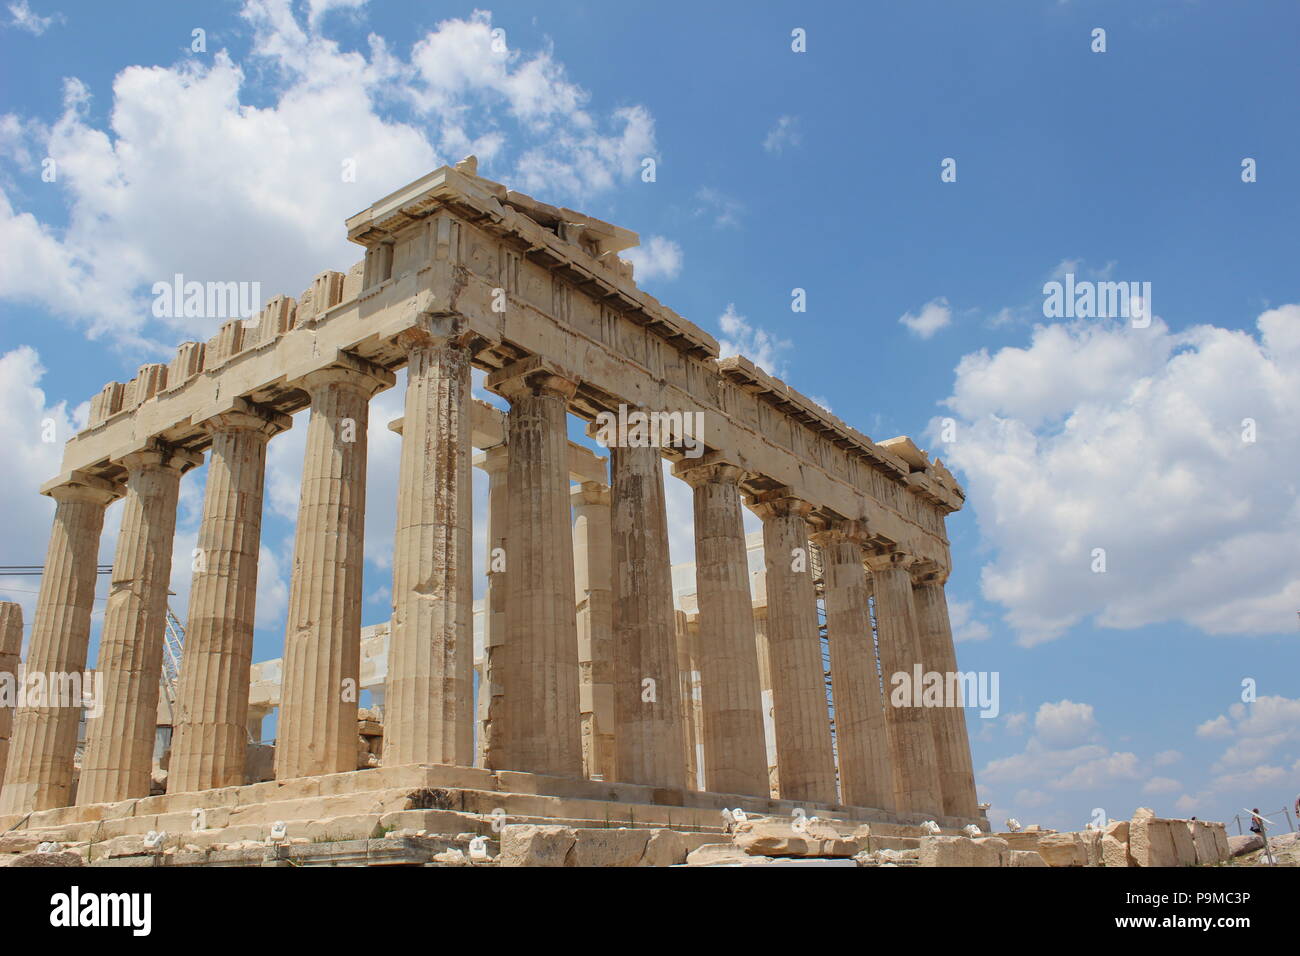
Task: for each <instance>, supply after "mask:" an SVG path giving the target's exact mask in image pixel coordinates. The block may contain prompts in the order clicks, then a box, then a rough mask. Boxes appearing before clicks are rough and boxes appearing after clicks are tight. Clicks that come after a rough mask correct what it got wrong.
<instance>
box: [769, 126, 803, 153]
mask: <svg viewBox="0 0 1300 956" xmlns="http://www.w3.org/2000/svg"><path fill="white" fill-rule="evenodd" d="M802 142H803V133H802V131H801V130H800V129H799V117H797V116H781V117H778V118H777V121H776V124H775V125H774V126H773V127H772V128H771V129H770V130H768V131H767V135H766V136H765V137H763V149H764V150H766V151H767V152H769V153H773V154H775V155H778V156H779V155H780V154H781V153H782V152H784V151H785V149H786V147H791V146H799V145H800V144H801V143H802Z"/></svg>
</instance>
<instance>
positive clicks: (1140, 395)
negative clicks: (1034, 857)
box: [0, 0, 1300, 827]
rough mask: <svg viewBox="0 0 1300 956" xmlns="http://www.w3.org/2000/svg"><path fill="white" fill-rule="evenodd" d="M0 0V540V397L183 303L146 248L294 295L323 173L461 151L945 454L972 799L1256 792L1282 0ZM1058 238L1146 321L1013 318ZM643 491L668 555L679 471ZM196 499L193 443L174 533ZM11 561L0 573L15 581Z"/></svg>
mask: <svg viewBox="0 0 1300 956" xmlns="http://www.w3.org/2000/svg"><path fill="white" fill-rule="evenodd" d="M0 8H3V9H0V22H2V23H3V24H4V25H3V26H2V27H0V51H2V53H3V55H0V90H2V91H3V93H2V94H0V96H2V99H0V193H2V194H3V201H0V242H2V244H0V249H3V251H4V255H3V256H2V257H0V403H3V407H2V408H0V431H2V432H3V435H4V437H5V438H7V439H9V441H8V442H7V446H8V447H10V448H13V449H14V450H15V456H16V457H15V461H14V463H13V466H12V467H11V468H10V469H8V470H7V472H6V473H5V474H4V475H2V476H0V483H3V485H2V487H3V490H4V492H5V499H6V500H7V501H9V502H11V505H12V510H10V509H6V511H8V512H9V514H10V516H9V517H8V518H7V522H8V523H9V524H10V525H11V534H10V535H9V536H8V537H7V538H6V542H5V546H4V549H3V550H4V555H3V557H2V558H0V563H6V564H35V563H39V562H40V561H41V560H42V557H43V554H44V548H45V542H46V537H47V535H48V522H49V515H50V510H51V509H50V507H49V503H48V502H46V501H44V500H43V499H40V498H37V497H35V496H34V493H33V491H34V487H35V486H36V485H37V484H39V483H40V481H42V480H44V479H45V478H47V477H49V476H50V475H52V474H54V473H55V472H56V471H57V467H58V446H57V445H48V444H42V443H41V442H40V441H39V431H40V423H41V422H42V421H44V420H45V419H47V418H54V419H55V420H56V421H57V422H58V423H59V428H60V429H62V430H63V432H64V434H63V435H62V436H61V438H60V441H61V440H62V438H65V437H66V432H67V430H69V429H71V428H72V427H73V426H74V424H76V423H78V422H79V421H83V420H84V413H85V408H84V403H85V402H86V401H87V400H88V399H89V398H90V396H91V395H92V394H93V393H94V392H95V391H97V390H98V388H99V387H100V385H101V384H102V383H103V382H106V381H109V380H113V379H117V380H121V381H126V380H127V379H129V378H130V377H132V375H133V374H134V372H135V369H136V367H138V366H139V365H140V364H142V363H144V362H147V361H166V360H167V358H168V356H170V354H171V353H172V352H173V350H174V348H175V346H176V345H177V344H178V343H179V342H181V341H185V340H190V339H194V340H204V339H206V338H208V337H209V336H210V335H211V334H213V332H214V331H215V325H216V324H217V323H216V322H214V321H208V320H194V319H190V320H171V321H161V320H157V319H154V318H153V317H152V316H151V315H150V309H149V306H150V301H151V299H150V296H149V289H150V286H151V284H152V282H154V281H157V280H158V279H167V278H170V276H171V275H172V274H173V273H174V272H177V271H179V272H183V273H185V274H186V275H187V277H192V278H200V279H208V278H211V279H218V280H224V279H239V280H246V281H259V282H261V284H262V290H263V294H264V296H266V297H269V296H271V295H274V294H277V293H285V294H289V295H295V296H296V295H298V294H299V293H300V291H301V290H302V289H303V288H305V287H306V286H307V284H308V283H309V282H310V280H311V278H312V276H313V275H314V274H315V273H317V272H319V271H321V270H323V269H326V268H332V269H339V270H346V268H347V267H348V266H349V265H351V264H352V263H353V262H355V261H356V260H357V259H358V258H360V249H359V248H358V247H350V246H349V245H348V244H347V243H346V241H345V238H344V229H343V219H344V218H345V217H346V216H347V215H350V214H351V213H354V212H356V211H358V210H360V209H362V208H364V207H365V206H367V205H369V204H370V203H371V202H372V201H374V200H375V199H377V198H378V197H380V196H382V195H384V194H386V193H387V192H389V191H390V190H392V189H394V188H396V187H398V186H400V185H403V184H404V183H406V182H408V181H410V180H413V179H415V178H417V177H418V176H419V175H422V174H423V173H424V172H427V171H428V170H429V169H432V168H434V167H435V166H437V165H441V164H442V163H444V162H455V161H456V160H458V159H460V158H461V156H463V155H465V154H466V153H469V152H474V153H476V154H477V155H478V156H479V159H480V172H482V173H483V174H484V175H486V176H488V177H490V178H493V179H496V180H498V181H502V182H506V183H508V184H509V185H511V186H512V187H514V188H518V189H520V190H521V191H523V192H527V193H530V194H532V195H534V196H537V197H538V198H540V199H543V200H545V201H548V202H553V203H556V204H563V205H568V206H572V207H574V208H578V209H581V210H584V211H586V212H588V213H590V214H592V215H595V216H599V217H601V218H603V219H606V220H609V221H612V222H615V223H618V224H619V225H622V226H625V227H627V228H630V229H633V230H635V231H637V232H638V233H640V234H641V236H642V241H643V251H642V252H640V253H638V254H637V275H638V280H639V281H640V283H641V284H642V285H643V286H644V287H645V288H647V289H648V290H650V291H651V292H652V293H653V294H655V295H656V296H658V297H659V298H660V299H661V300H663V301H664V302H666V303H667V304H668V305H670V306H671V307H672V308H674V309H675V310H676V311H678V312H679V313H681V314H682V315H684V316H685V317H687V318H689V319H690V320H691V321H693V322H695V323H697V324H698V325H700V326H702V327H703V328H705V329H706V330H707V331H709V332H710V333H712V334H714V335H715V336H717V337H718V338H719V339H720V340H722V341H723V343H724V351H727V348H728V347H729V350H730V351H731V352H734V351H741V352H743V353H745V354H747V355H749V356H750V357H752V358H754V359H756V360H759V361H761V362H763V363H764V364H765V365H766V366H767V367H768V368H769V369H770V370H772V371H774V372H775V373H776V374H778V375H779V376H780V377H782V378H784V379H785V380H786V381H788V382H790V383H791V384H792V385H793V386H795V387H796V388H798V389H800V390H801V391H803V392H804V393H805V394H808V395H810V396H813V397H815V398H816V399H817V400H819V401H821V402H822V403H823V404H826V405H827V406H829V407H830V408H831V409H832V410H833V411H834V413H835V414H836V415H838V416H839V417H841V418H843V419H844V420H845V421H847V422H849V423H851V424H853V425H855V426H857V427H858V428H860V429H861V430H862V431H864V432H866V433H867V434H869V435H870V436H872V437H873V438H877V439H883V438H889V437H892V436H894V435H899V434H908V435H912V436H914V437H915V438H916V440H917V441H918V443H919V444H921V445H922V446H924V447H926V448H929V449H931V451H932V453H934V454H936V455H938V456H940V457H942V458H943V459H944V460H945V461H946V462H947V463H948V464H949V465H950V466H952V467H953V468H954V470H955V471H956V472H957V474H958V477H959V479H960V480H961V481H962V482H963V483H964V485H965V486H966V489H967V492H968V496H969V501H968V506H967V508H966V509H965V510H964V511H962V512H960V513H959V514H957V515H954V516H952V517H951V518H950V519H949V523H948V526H949V531H950V535H951V538H952V544H953V559H954V572H953V577H952V580H951V581H950V583H949V595H950V600H951V602H952V605H953V609H954V618H955V621H956V624H957V631H958V635H959V639H960V643H959V646H958V654H959V660H960V664H961V666H962V667H963V668H964V669H975V670H988V671H997V672H999V674H1000V675H1001V681H1000V687H1001V694H1002V707H1001V710H1002V713H1001V715H1000V717H999V718H998V719H996V720H981V719H979V718H978V717H976V716H975V714H974V712H970V713H969V714H968V718H969V722H970V724H971V729H972V736H973V741H974V749H975V764H976V777H977V781H978V782H979V784H980V789H981V794H982V796H983V798H984V799H986V800H988V801H990V802H991V803H992V805H993V806H992V809H991V810H990V818H991V819H992V820H994V822H995V823H998V824H1000V823H1001V822H1002V820H1003V819H1005V817H1006V816H1008V815H1014V816H1016V817H1017V818H1019V819H1020V820H1021V821H1022V822H1025V823H1028V822H1031V821H1038V822H1042V823H1044V824H1047V825H1053V826H1058V827H1066V826H1068V827H1078V826H1081V825H1082V824H1083V823H1084V822H1086V821H1087V820H1088V819H1089V818H1090V817H1091V814H1092V809H1093V808H1094V807H1102V808H1104V809H1105V810H1106V812H1107V813H1108V814H1109V815H1111V816H1114V817H1125V816H1128V815H1129V814H1130V813H1131V811H1132V810H1133V808H1134V807H1137V806H1152V807H1154V808H1155V809H1156V810H1157V811H1158V812H1162V813H1167V814H1171V815H1172V814H1178V815H1191V814H1195V815H1198V816H1201V817H1203V818H1220V819H1222V818H1225V817H1227V818H1230V817H1231V815H1232V814H1234V813H1236V812H1237V811H1238V810H1239V809H1240V807H1242V806H1246V805H1249V806H1260V807H1262V808H1276V807H1280V806H1281V805H1282V804H1283V803H1287V804H1288V805H1289V804H1290V803H1292V802H1293V801H1294V799H1295V796H1296V792H1297V791H1298V790H1300V677H1297V674H1298V673H1300V653H1298V652H1297V636H1298V634H1300V631H1298V627H1300V621H1298V619H1297V610H1298V609H1300V575H1297V558H1296V551H1295V540H1296V532H1297V531H1300V489H1298V486H1297V474H1298V473H1300V469H1298V468H1297V465H1298V464H1300V452H1298V451H1297V449H1298V448H1300V376H1298V374H1297V367H1298V363H1297V361H1296V360H1297V359H1300V305H1298V304H1297V303H1300V287H1297V280H1296V269H1295V263H1296V261H1297V251H1298V249H1297V245H1298V243H1297V239H1296V229H1295V223H1296V222H1297V221H1300V187H1298V186H1297V180H1296V170H1297V169H1300V123H1297V118H1298V117H1297V112H1298V110H1297V102H1300V98H1297V96H1296V91H1297V89H1298V88H1300V63H1297V61H1296V58H1295V56H1294V37H1295V35H1296V29H1297V27H1300V12H1298V11H1297V8H1296V7H1295V5H1294V4H1291V3H1263V2H1258V3H1242V4H1233V5H1227V4H1211V3H1196V2H1158V0H1153V2H1146V3H1142V4H1134V3H1126V2H1116V3H1107V2H1096V3H1080V2H1019V3H1016V2H1007V3H1000V4H996V5H976V4H966V3H956V2H952V3H922V2H918V3H909V4H891V5H884V4H872V5H841V6H839V7H832V6H831V5H815V6H814V5H808V4H783V3H771V4H761V5H759V4H740V3H718V4H708V5H704V4H690V5H686V4H675V3H666V2H656V3H653V4H649V3H646V4H632V3H627V4H596V3H563V4H561V3H555V4H547V5H545V6H541V5H528V4H516V3H509V4H497V5H494V6H492V7H491V11H490V12H488V11H486V10H480V11H478V12H476V10H475V8H474V7H473V6H467V5H460V4H444V3H404V2H385V3H382V4H378V3H366V2H364V0H361V2H355V0H353V2H348V0H316V2H314V3H310V4H309V3H301V2H300V3H297V4H293V5H292V6H290V5H288V4H287V3H285V2H277V0H251V2H247V3H237V2H232V3H212V4H206V5H168V4H154V3H142V2H141V3H136V2H125V3H117V4H113V5H111V6H107V5H103V4H97V3H73V2H61V3H60V2H47V0H27V2H26V3H14V2H10V0H4V2H3V3H0ZM1097 27H1100V28H1103V29H1105V31H1106V51H1105V52H1104V53H1096V52H1092V50H1091V48H1090V47H1091V44H1092V36H1091V34H1092V31H1093V29H1094V28H1097ZM196 28H201V29H203V30H204V31H205V39H206V51H204V52H193V51H191V40H192V31H193V30H194V29H196ZM795 28H802V29H804V30H806V33H807V49H806V52H803V53H795V52H793V51H792V50H791V31H792V30H793V29H795ZM493 30H504V39H505V43H506V52H504V53H494V52H493V51H492V50H491V48H490V39H491V36H492V31H493ZM645 156H650V157H653V158H654V159H655V161H656V174H657V175H656V179H655V181H654V182H653V183H646V182H643V181H642V180H641V177H640V176H639V172H640V162H641V159H642V158H643V157H645ZM46 157H52V158H54V159H55V160H56V163H57V170H58V177H57V179H56V180H55V181H54V182H44V181H43V180H42V177H41V172H42V165H41V164H42V160H43V159H45V158H46ZM1246 157H1250V158H1252V159H1254V160H1255V162H1256V164H1257V170H1258V176H1257V181H1256V182H1253V183H1244V182H1242V178H1241V163H1242V160H1243V159H1244V158H1246ZM945 158H952V159H955V160H956V169H957V179H956V181H955V182H948V183H945V182H941V181H940V175H939V173H940V163H941V162H942V161H943V160H944V159H945ZM349 159H350V160H353V161H355V164H356V169H357V177H356V181H355V182H344V181H342V179H341V177H340V176H339V169H340V164H341V163H342V162H344V161H345V160H349ZM1066 272H1071V273H1074V274H1075V275H1076V276H1077V277H1078V278H1080V279H1088V280H1094V281H1096V280H1106V279H1111V280H1125V281H1142V282H1149V283H1151V288H1152V290H1153V291H1152V296H1151V298H1152V303H1153V307H1154V313H1155V320H1154V321H1153V322H1152V323H1151V325H1150V327H1149V328H1146V329H1137V328H1132V327H1130V326H1128V325H1127V324H1126V323H1124V322H1123V321H1122V320H1121V321H1114V320H1106V319H1081V320H1075V321H1071V320H1060V319H1046V318H1044V315H1043V310H1042V305H1043V284H1044V282H1046V281H1049V280H1051V279H1053V278H1056V277H1060V276H1062V275H1064V274H1065V273H1066ZM794 288H802V289H805V290H806V293H807V301H808V311H807V312H806V313H794V312H792V311H791V309H790V300H791V290H792V289H794ZM904 320H907V321H904ZM397 414H400V392H399V391H398V390H394V391H390V392H388V393H385V394H384V395H381V396H380V397H379V398H378V399H377V400H376V414H375V415H372V465H371V478H370V483H371V485H372V487H371V489H370V502H371V508H370V510H369V513H368V519H367V520H368V531H369V534H368V547H367V554H368V559H369V560H368V561H367V567H366V594H367V601H366V606H365V620H366V622H367V623H374V622H377V621H382V620H384V619H386V617H387V614H388V608H387V604H386V601H387V592H386V588H387V586H388V578H389V575H390V569H389V568H388V566H387V557H386V554H385V546H386V543H387V542H390V541H391V528H392V516H391V514H390V512H391V510H392V504H391V501H392V497H391V495H392V488H393V480H392V476H391V471H392V467H390V466H395V463H396V448H397V445H396V440H395V438H394V436H391V435H390V434H388V433H387V432H386V430H385V429H384V428H383V425H384V424H385V423H386V422H387V420H388V419H389V418H391V417H396V415H397ZM79 416H83V417H80V418H79ZM377 416H382V417H377ZM945 418H951V419H952V422H953V425H954V427H955V435H956V438H955V440H954V441H951V442H945V441H943V440H942V428H943V419H945ZM1246 418H1250V419H1252V420H1254V421H1255V422H1256V423H1257V429H1258V434H1257V440H1255V441H1253V442H1245V441H1243V440H1242V421H1243V420H1244V419H1246ZM305 424H306V423H305V420H302V419H301V416H300V418H299V420H298V421H297V423H296V425H295V427H294V429H293V430H291V431H290V432H289V433H288V434H286V435H285V436H283V437H282V438H281V439H277V441H276V442H275V443H273V445H272V454H271V463H270V473H269V477H268V512H267V520H266V524H265V529H264V545H265V552H264V555H263V582H264V587H263V588H262V589H261V592H260V594H259V601H260V602H261V607H260V609H259V627H258V632H257V646H256V654H257V657H258V658H259V659H262V658H267V657H273V656H278V655H279V652H280V646H281V643H282V640H283V613H284V602H285V599H286V597H287V568H288V564H289V561H290V560H291V556H292V529H293V513H294V502H295V500H296V499H295V489H296V485H295V483H296V480H297V471H298V468H299V467H300V461H301V459H300V457H296V456H300V454H301V439H302V434H303V433H304V432H305ZM577 433H578V432H577V430H576V429H575V435H576V434H577ZM669 494H670V505H671V506H672V508H673V509H674V510H673V516H674V519H675V524H674V529H673V558H674V560H676V561H681V560H689V558H690V554H689V547H690V544H689V542H690V530H689V494H688V493H686V491H685V489H684V486H683V487H681V488H673V487H671V483H670V489H669ZM201 503H202V472H196V473H195V474H194V475H192V476H189V477H187V479H186V481H185V483H184V486H183V496H182V505H181V512H180V517H179V521H178V528H179V531H178V545H177V547H178V553H180V554H188V549H189V548H190V547H192V540H193V535H194V532H195V530H196V528H197V523H198V519H199V511H200V508H201ZM114 511H115V509H114V510H111V511H110V514H109V519H108V523H107V525H106V533H105V536H104V541H103V550H102V551H101V560H104V561H108V560H111V553H112V547H113V540H114V533H115V530H116V518H115V516H114ZM751 526H752V525H751ZM1099 547H1100V548H1104V549H1105V550H1106V557H1107V570H1106V572H1105V573H1104V574H1096V573H1094V572H1093V571H1092V570H1091V561H1092V558H1091V554H1092V551H1093V549H1094V548H1099ZM182 549H183V550H182ZM186 577H187V575H186V574H182V573H180V572H178V573H177V574H176V575H174V577H173V587H174V588H175V589H176V590H177V592H178V593H177V599H176V600H177V603H178V604H180V605H182V606H183V603H184V596H185V593H187V590H188V581H186V580H184V578H186ZM34 580H35V579H32V578H25V579H5V580H0V588H3V589H4V593H3V596H4V597H6V598H9V599H13V600H21V602H22V603H23V604H24V606H25V607H26V608H27V611H28V615H27V616H28V620H30V609H31V607H32V606H33V604H34V598H35V595H34V594H32V593H30V592H29V591H28V590H23V589H32V588H34V584H33V583H32V582H33V581H34ZM178 610H179V608H178ZM1245 679H1252V680H1254V681H1255V686H1256V694H1257V698H1258V699H1257V700H1255V701H1254V702H1252V703H1243V702H1242V701H1241V696H1242V681H1243V680H1245Z"/></svg>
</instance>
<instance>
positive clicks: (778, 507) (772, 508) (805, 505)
mask: <svg viewBox="0 0 1300 956" xmlns="http://www.w3.org/2000/svg"><path fill="white" fill-rule="evenodd" d="M746 501H747V502H748V504H749V507H750V509H751V510H752V511H753V512H754V513H755V514H756V515H758V516H759V517H760V518H762V519H763V520H764V521H768V520H771V519H772V518H803V519H804V520H805V521H806V520H808V518H809V517H810V516H811V515H812V512H813V505H812V502H810V501H805V500H804V499H802V498H797V497H795V496H794V495H793V494H791V489H790V488H789V487H786V486H782V487H780V488H773V489H772V490H771V491H764V492H761V493H760V494H757V495H748V496H746Z"/></svg>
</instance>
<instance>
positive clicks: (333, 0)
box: [307, 0, 366, 27]
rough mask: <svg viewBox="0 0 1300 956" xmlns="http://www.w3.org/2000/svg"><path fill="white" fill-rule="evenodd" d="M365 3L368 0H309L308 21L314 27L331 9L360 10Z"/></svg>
mask: <svg viewBox="0 0 1300 956" xmlns="http://www.w3.org/2000/svg"><path fill="white" fill-rule="evenodd" d="M365 5H366V0H307V22H308V23H309V24H310V25H311V26H313V27H314V26H316V25H317V24H319V23H320V21H321V18H322V17H323V16H325V14H327V13H329V12H330V11H331V10H360V9H361V8H362V7H364V6H365Z"/></svg>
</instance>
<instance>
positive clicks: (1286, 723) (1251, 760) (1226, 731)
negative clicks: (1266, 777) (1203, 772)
mask: <svg viewBox="0 0 1300 956" xmlns="http://www.w3.org/2000/svg"><path fill="white" fill-rule="evenodd" d="M1196 734H1197V736H1198V737H1204V738H1209V739H1220V740H1226V741H1228V746H1227V749H1226V750H1225V751H1224V752H1223V754H1222V755H1221V756H1220V757H1219V760H1218V762H1217V763H1215V765H1214V767H1213V769H1214V770H1215V771H1219V772H1234V771H1236V770H1239V769H1240V768H1245V767H1249V766H1252V765H1260V764H1264V763H1266V762H1267V761H1268V760H1269V759H1270V758H1273V757H1274V756H1275V755H1276V754H1277V751H1278V750H1280V749H1282V748H1284V747H1287V746H1296V745H1300V698H1294V699H1293V698H1289V697H1282V696H1264V697H1260V698H1259V699H1257V700H1255V701H1253V702H1251V703H1236V704H1233V705H1232V706H1231V707H1229V708H1228V713H1227V714H1220V715H1219V716H1218V717H1215V718H1214V719H1213V720H1207V721H1205V722H1204V723H1203V724H1201V725H1200V726H1199V727H1197V728H1196Z"/></svg>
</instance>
